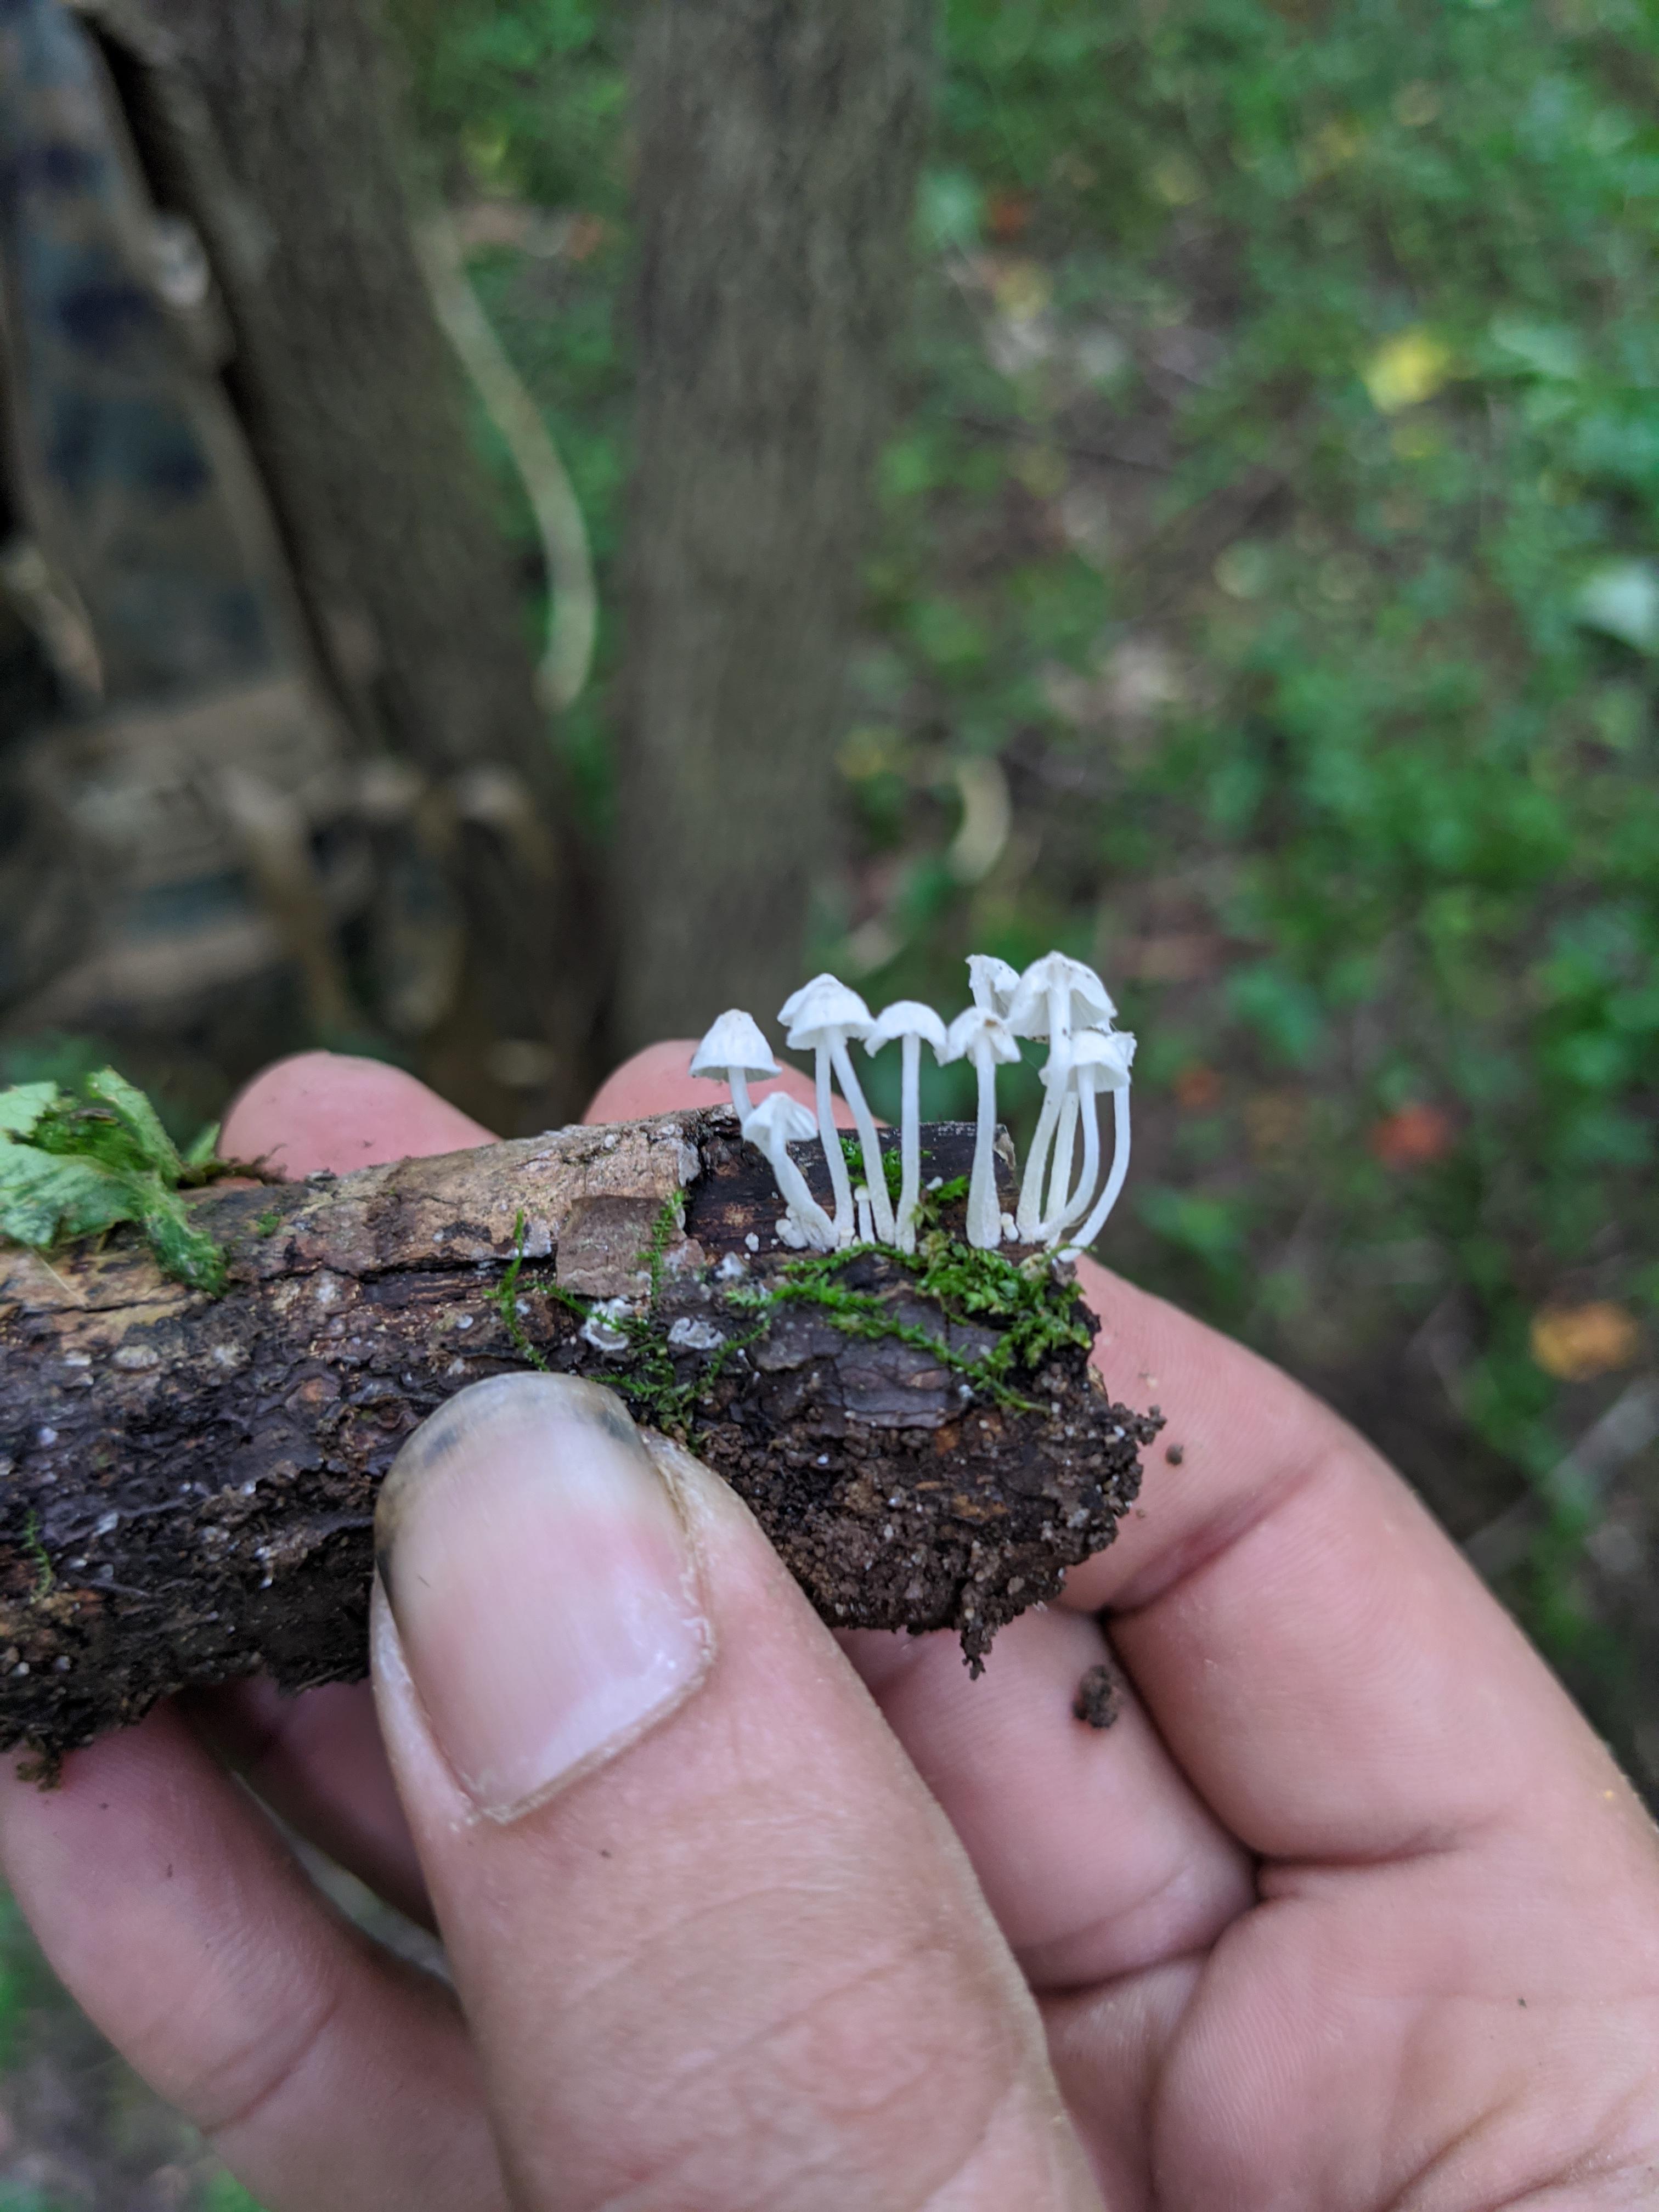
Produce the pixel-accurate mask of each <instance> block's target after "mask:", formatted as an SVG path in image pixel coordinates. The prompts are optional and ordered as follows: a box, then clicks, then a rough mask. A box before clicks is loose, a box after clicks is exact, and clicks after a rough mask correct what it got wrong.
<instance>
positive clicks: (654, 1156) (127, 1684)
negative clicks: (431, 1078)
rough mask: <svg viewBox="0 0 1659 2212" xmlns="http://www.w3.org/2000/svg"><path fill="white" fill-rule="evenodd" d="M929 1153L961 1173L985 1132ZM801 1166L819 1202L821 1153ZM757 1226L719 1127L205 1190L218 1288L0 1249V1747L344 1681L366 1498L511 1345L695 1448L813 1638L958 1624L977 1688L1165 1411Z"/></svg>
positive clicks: (490, 1151)
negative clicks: (785, 1570)
mask: <svg viewBox="0 0 1659 2212" xmlns="http://www.w3.org/2000/svg"><path fill="white" fill-rule="evenodd" d="M1005 1142H1006V1140H1005ZM922 1144H923V1149H924V1153H925V1155H926V1160H927V1171H928V1172H930V1173H933V1174H938V1175H943V1176H947V1177H949V1176H953V1175H955V1174H957V1173H959V1172H960V1171H961V1170H963V1169H965V1168H966V1166H967V1164H968V1162H969V1157H970V1155H971V1152H972V1147H973V1130H972V1127H971V1126H970V1125H969V1124H966V1123H946V1124H943V1125H939V1126H938V1127H933V1128H928V1129H925V1130H924V1131H923V1133H922ZM1011 1158H1012V1155H1005V1157H1004V1158H1003V1160H1002V1166H1003V1169H1004V1170H1005V1177H1006V1170H1007V1169H1008V1167H1009V1163H1010V1160H1011ZM799 1164H800V1165H801V1166H802V1168H803V1170H804V1171H805V1172H806V1173H807V1174H808V1176H809V1178H810V1179H811V1180H813V1181H814V1182H816V1184H817V1187H818V1189H819V1192H820V1194H822V1195H825V1196H827V1195H828V1176H827V1171H826V1170H825V1165H824V1162H823V1154H822V1152H821V1150H820V1149H819V1148H817V1146H802V1147H801V1150H800V1163H799ZM1008 1188H1009V1195H1010V1198H1011V1199H1012V1180H1011V1179H1009V1180H1008ZM778 1212H779V1200H778V1194H777V1190H776V1187H775V1183H774V1182H773V1180H772V1176H771V1173H770V1170H769V1169H768V1168H767V1167H766V1165H765V1164H764V1163H763V1161H762V1159H761V1158H760V1156H759V1155H758V1154H757V1152H755V1151H754V1150H753V1148H752V1147H751V1146H745V1145H743V1144H741V1143H740V1142H739V1141H738V1138H737V1134H736V1127H735V1118H734V1116H733V1115H732V1114H731V1112H730V1111H729V1109H725V1108H717V1109H712V1110H704V1111H702V1112H699V1113H696V1114H689V1115H687V1114H680V1115H663V1116H661V1117H659V1119H657V1120H656V1121H641V1122H636V1123H633V1124H629V1125H623V1126H618V1127H611V1128H575V1129H566V1130H562V1131H559V1132H556V1133H553V1134H551V1135H547V1136H542V1137H537V1138H532V1139H526V1140H523V1141H520V1142H519V1143H517V1144H510V1145H499V1146H484V1147H483V1148H481V1149H479V1150H477V1151H473V1152H457V1153H453V1154H451V1155H449V1156H448V1157H447V1158H438V1159H418V1160H404V1161H401V1162H398V1163H397V1164H393V1165H392V1166H388V1167H378V1168H368V1169H364V1170H361V1171H360V1172H358V1173H357V1174H355V1175H350V1176H341V1177H338V1178H336V1177H333V1176H314V1177H313V1178H311V1179H310V1180H309V1181H308V1182H306V1183H302V1184H292V1185H283V1186H280V1187H276V1188H256V1189H246V1188H243V1189H235V1190H230V1189H227V1190H222V1191H219V1192H216V1193H213V1194H210V1195H209V1196H207V1197H206V1198H204V1200H202V1202H201V1204H200V1206H199V1208H198V1210H197V1214H196V1219H197V1224H198V1225H201V1226H204V1227H205V1228H206V1229H207V1230H208V1231H209V1232H210V1234H211V1235H213V1236H214V1237H215V1238H216V1240H217V1241H218V1242H219V1243H220V1244H221V1246H222V1249H224V1250H225V1252H226V1254H227V1257H228V1274H229V1287H228V1290H227V1291H226V1293H225V1295H224V1296H223V1297H219V1298H216V1299H215V1298H210V1297H205V1296H204V1295H202V1294H200V1293H198V1292H196V1291H189V1290H187V1289H185V1287H183V1286H182V1285H180V1284H179V1283H177V1282H173V1281H171V1280H168V1279H164V1278H162V1277H161V1276H160V1275H158V1273H156V1270H155V1266H154V1264H153V1262H152V1261H150V1259H149V1255H148V1254H147V1252H146V1251H145V1249H144V1248H143V1245H142V1243H139V1241H138V1240H137V1237H136V1236H135V1235H134V1234H133V1233H132V1232H131V1231H118V1232H116V1234H115V1235H114V1236H113V1237H112V1238H110V1239H109V1240H108V1242H107V1243H97V1244H93V1243H83V1244H82V1245H80V1246H78V1247H76V1248H75V1249H73V1250H71V1251H69V1252H64V1253H58V1254H55V1255H53V1257H52V1261H50V1262H48V1261H46V1260H44V1259H42V1258H40V1256H38V1255H35V1254H34V1253H32V1252H25V1251H22V1250H21V1249H18V1248H16V1247H5V1246H3V1245H0V1748H3V1747H6V1746H8V1745H9V1744H13V1743H15V1742H17V1741H20V1740H22V1739H27V1740H28V1741H31V1742H33V1744H34V1745H35V1746H36V1747H37V1748H39V1749H40V1750H41V1751H42V1752H44V1753H46V1754H47V1755H48V1757H50V1756H51V1755H52V1754H54V1753H57V1752H59V1751H62V1750H64V1749H68V1748H70V1747H72V1746H74V1745H75V1744H77V1743H82V1742H85V1741H88V1740H89V1739H90V1738H91V1737H92V1736H93V1735H96V1734H99V1733H100V1732H101V1731H102V1730H103V1729H106V1728H110V1727H112V1726H115V1725H117V1724H118V1723H121V1722H123V1721H128V1720H136V1719H137V1718H138V1717H140V1716H141V1715H142V1714H143V1712H144V1711H146V1710H147V1709H148V1708H149V1706H150V1705H153V1704H154V1703H155V1699H157V1698H159V1697H162V1696H165V1695H167V1693H168V1692H171V1691H173V1690H175V1689H178V1688H180V1687H182V1686H185V1685H186V1684H189V1683H205V1682H213V1681H222V1680H228V1679H229V1678H231V1677H233V1676H235V1675H238V1674H246V1673H250V1672H252V1671H253V1670H255V1669H256V1668H264V1669H266V1670H268V1671H270V1673H272V1674H274V1675H275V1676H276V1680H278V1681H279V1682H281V1683H283V1685H285V1686H287V1687H289V1688H300V1687H303V1686H307V1685H309V1684H312V1683H315V1682H322V1681H331V1680H341V1679H345V1678H349V1677H351V1676H354V1675H357V1674H362V1672H363V1669H364V1667H365V1664H366V1656H365V1633H364V1632H365V1622H366V1618H367V1603H368V1582H369V1575H370V1571H371V1535H372V1529H373V1524H374V1497H375V1492H376V1490H377V1487H378V1486H379V1483H380V1480H381V1478H382V1477H383V1476H384V1474H385V1473H386V1469H387V1468H388V1467H389V1466H390V1465H391V1463H392V1459H393V1458H394V1457H395V1455H396V1454H397V1451H398V1446H399V1445H400V1443H402V1441H403V1439H404V1437H405V1436H406V1435H407V1434H408V1433H409V1431H410V1429H411V1428H412V1427H413V1426H414V1425H415V1424H416V1422H417V1421H419V1420H421V1419H423V1418H424V1416H425V1415H426V1414H428V1413H430V1412H431V1411H432V1409H433V1408H434V1407H435V1406H436V1405H437V1404H439V1403H440V1402H441V1401H442V1400H443V1399H445V1398H447V1396H449V1395H450V1394H451V1393H452V1392H453V1391H455V1390H457V1389H460V1388H461V1386H462V1385H463V1384H464V1383H469V1382H473V1381H476V1380H478V1379H480V1378H482V1377H484V1376H490V1375H495V1374H500V1373H502V1372H505V1371H508V1370H512V1369H513V1368H520V1367H522V1366H523V1365H524V1364H526V1360H527V1359H529V1360H533V1361H534V1362H535V1363H536V1364H538V1365H543V1366H547V1367H551V1368H554V1369H556V1370H563V1371H565V1372H572V1373H575V1374H578V1375H581V1376H589V1377H592V1378H593V1379H594V1380H596V1381H599V1382H604V1383H610V1384H611V1385H613V1386H614V1387H615V1388H617V1389H619V1390H621V1391H622V1392H623V1393H624V1395H630V1396H631V1397H632V1398H633V1400H634V1401H635V1407H636V1410H637V1411H638V1412H639V1414H640V1418H641V1420H642V1421H652V1420H655V1421H656V1422H659V1423H663V1424H665V1425H668V1426H670V1427H671V1428H674V1429H677V1430H678V1431H679V1432H680V1433H681V1434H683V1435H684V1436H685V1437H687V1438H688V1440H689V1441H690V1442H691V1443H694V1444H695V1446H696V1450H697V1452H698V1455H699V1456H700V1457H701V1458H702V1459H703V1460H704V1461H705V1462H707V1463H708V1465H710V1466H712V1467H713V1468H715V1469H716V1470H717V1471H718V1472H719V1473H720V1474H722V1475H724V1476H725V1477H726V1480H728V1481H730V1482H731V1483H732V1486H733V1487H734V1488H735V1489H736V1490H737V1491H738V1492H739V1493H740V1494H741V1495H742V1496H743V1497H744V1498H745V1499H746V1500H747V1501H748V1503H749V1504H750V1506H751V1508H752V1509H753V1510H754V1511H755V1513H756V1515H757V1517H758V1519H759V1520H760V1522H761V1524H762V1526H763V1528H765V1530H766V1532H767V1534H769V1536H770V1538H771V1539H772V1541H773V1542H774V1543H775V1545H776V1546H777V1547H778V1550H779V1552H780V1553H781V1556H782V1558H783V1559H784V1561H785V1563H786V1565H788V1566H789V1568H790V1569H791V1571H793V1573H794V1575H795V1577H796V1578H797V1579H798V1580H799V1583H801V1585H802V1587H803V1588H804V1589H805V1590H806V1592H807V1594H808V1595H809V1596H811V1599H812V1600H813V1601H814V1603H815V1604H816V1605H817V1607H818V1610H819V1612H820V1613H822V1614H823V1617H824V1619H826V1620H829V1621H830V1622H832V1623H834V1624H836V1625H837V1626H847V1627H856V1626H866V1627H878V1628H879V1627H885V1628H896V1627H905V1626H908V1627H913V1628H939V1627H952V1628H955V1629H956V1630H957V1632H959V1633H960V1635H961V1637H962V1639H963V1650H964V1652H965V1653H966V1655H967V1656H968V1657H969V1660H970V1661H971V1662H973V1663H974V1665H975V1671H977V1668H978V1662H979V1661H980V1658H981V1655H982V1654H983V1652H984V1651H985V1650H986V1648H987V1645H988V1644H989V1643H990V1640H991V1638H992V1636H993V1635H994V1632H995V1631H996V1629H997V1627H998V1626H1000V1624H1001V1623H1003V1622H1005V1621H1007V1620H1012V1618H1013V1617H1014V1615H1015V1614H1016V1613H1019V1612H1021V1611H1023V1610H1024V1607H1027V1606H1029V1605H1032V1604H1035V1603H1037V1602H1040V1601H1042V1600H1044V1599H1047V1598H1048V1597H1051V1596H1052V1595H1054V1593H1055V1591H1056V1590H1057V1589H1058V1588H1059V1586H1060V1577H1061V1575H1062V1574H1063V1571H1064V1570H1065V1568H1066V1566H1067V1565H1072V1564H1073V1563H1074V1562H1075V1561H1077V1560H1079V1559H1084V1558H1086V1557H1087V1556H1088V1555H1089V1554H1090V1553H1091V1552H1095V1551H1098V1550H1099V1549H1100V1547H1102V1546H1103V1544H1106V1543H1109V1541H1111V1538H1112V1535H1113V1534H1114V1532H1115V1525H1116V1522H1117V1518H1118V1516H1120V1515H1121V1514H1122V1513H1123V1512H1124V1511H1126V1510H1127V1507H1128V1505H1129V1504H1130V1502H1131V1501H1132V1500H1133V1498H1134V1495H1135V1492H1136V1490H1137V1488H1138V1486H1139V1447H1140V1446H1142V1445H1144V1444H1146V1443H1150V1442H1151V1441H1152V1437H1153V1436H1154V1435H1155V1434H1156V1433H1157V1431H1158V1426H1159V1421H1158V1415H1157V1409H1156V1408H1153V1409H1152V1413H1151V1414H1149V1415H1140V1414H1136V1413H1131V1412H1129V1411H1128V1410H1127V1408H1126V1407H1123V1406H1121V1405H1114V1404H1113V1403H1112V1402H1111V1399H1110V1395H1109V1392H1108V1391H1107V1390H1106V1389H1105V1388H1104V1387H1103V1384H1102V1382H1101V1378H1100V1376H1099V1375H1098V1373H1097V1372H1096V1370H1094V1369H1093V1368H1091V1367H1090V1366H1088V1365H1087V1364H1086V1359H1087V1352H1088V1343H1089V1328H1088V1326H1087V1325H1079V1324H1074V1323H1073V1322H1070V1321H1068V1322H1067V1325H1066V1331H1065V1334H1064V1336H1063V1339H1055V1340H1052V1341H1048V1342H1046V1343H1044V1344H1043V1345H1042V1346H1040V1347H1038V1348H1037V1349H1036V1352H1035V1353H1034V1354H1033V1355H1032V1358H1033V1359H1034V1363H1035V1364H1022V1362H1021V1361H1016V1362H1015V1363H1014V1364H1012V1365H1010V1366H1008V1367H1007V1368H1006V1369H1003V1368H997V1369H995V1370H992V1369H988V1368H987V1366H986V1365H985V1364H984V1363H985V1360H986V1358H987V1354H989V1353H990V1352H993V1351H994V1348H995V1347H996V1346H997V1345H998V1343H999V1340H1000V1333H1001V1331H1002V1329H1003V1328H1005V1327H1006V1325H1007V1324H1006V1320H1005V1319H1003V1318H1000V1317H999V1316H998V1315H997V1314H995V1313H994V1312H987V1310H983V1309H982V1308H981V1307H979V1306H975V1307H974V1310H971V1311H969V1310H957V1303H958V1302H957V1300H955V1299H953V1298H952V1297H950V1296H949V1295H939V1296H935V1295H933V1294H931V1293H929V1292H928V1291H927V1290H926V1288H925V1286H923V1285H920V1284H919V1283H918V1281H917V1280H916V1279H915V1276H914V1275H913V1274H912V1273H910V1272H909V1271H908V1269H907V1267H906V1265H905V1263H904V1262H902V1261H901V1260H900V1259H899V1258H898V1256H897V1255H894V1254H890V1253H887V1252H881V1251H875V1250H872V1249H867V1248H866V1249H864V1250H862V1251H860V1252H856V1253H853V1254H849V1255H848V1256H847V1258H846V1259H845V1261H842V1263H841V1265H840V1267H839V1268H838V1269H837V1271H836V1274H835V1277H834V1280H833V1283H832V1284H831V1285H829V1299H826V1298H824V1297H822V1296H820V1295H819V1293H818V1291H817V1290H815V1288H814V1285H813V1282H812V1280H811V1276H810V1272H809V1273H808V1274H806V1275H803V1274H802V1273H800V1272H799V1269H798V1270H797V1272H796V1273H793V1275H792V1274H791V1273H789V1269H790V1267H791V1262H792V1255H791V1254H790V1253H789V1252H788V1251H787V1249H784V1248H782V1247H781V1246H780V1244H779V1242H778V1239H777V1237H776V1235H775V1222H776V1219H777V1216H778ZM945 1221H946V1222H947V1223H948V1224H950V1225H951V1226H953V1227H954V1228H955V1229H956V1230H957V1231H958V1232H959V1231H960V1227H961V1201H960V1200H957V1201H956V1202H955V1204H954V1206H953V1207H952V1208H949V1209H947V1211H946V1213H945ZM949 1249H951V1250H952V1251H953V1250H954V1248H949ZM520 1251H521V1252H522V1253H523V1254H524V1255H525V1259H524V1261H523V1263H522V1265H521V1266H520V1269H519V1271H518V1272H517V1273H515V1274H514V1276H513V1279H512V1280H511V1281H510V1282H506V1281H504V1277H503V1271H504V1270H505V1269H506V1268H507V1267H509V1266H511V1265H512V1264H513V1259H514V1255H515V1254H516V1253H519V1252H520ZM780 1287H781V1288H782V1289H783V1291H784V1292H785V1295H783V1296H780V1297H776V1298H775V1299H774V1300H773V1301H772V1302H771V1303H770V1304H767V1305H765V1306H757V1304H754V1303H753V1297H754V1294H756V1293H763V1292H767V1291H778V1290H779V1289H780ZM744 1292H747V1293H749V1294H750V1303H748V1304H744V1302H743V1295H742V1294H743V1293H744ZM611 1299H615V1300H617V1301H618V1303H617V1304H615V1305H607V1304H604V1303H600V1304H597V1305H590V1304H588V1302H589V1301H590V1300H597V1301H601V1302H603V1301H607V1300H611ZM836 1299H839V1301H840V1303H839V1304H835V1303H833V1302H832V1301H833V1300H836ZM961 1304H963V1307H964V1309H965V1307H966V1306H968V1305H970V1304H973V1302H972V1300H971V1299H969V1298H964V1299H963V1301H961ZM1066 1311H1067V1312H1068V1313H1069V1314H1070V1315H1073V1316H1079V1309H1077V1308H1075V1307H1070V1308H1068V1309H1066ZM1079 1323H1080V1316H1079ZM653 1448H654V1447H653ZM664 1449H665V1447H664Z"/></svg>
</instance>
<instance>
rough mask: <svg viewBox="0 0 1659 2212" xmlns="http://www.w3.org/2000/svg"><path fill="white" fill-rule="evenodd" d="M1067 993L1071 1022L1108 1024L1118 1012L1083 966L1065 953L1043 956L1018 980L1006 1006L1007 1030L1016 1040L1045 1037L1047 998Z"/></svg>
mask: <svg viewBox="0 0 1659 2212" xmlns="http://www.w3.org/2000/svg"><path fill="white" fill-rule="evenodd" d="M1051 991H1069V992H1070V993H1071V994H1072V1019H1073V1021H1074V1022H1079V1023H1081V1022H1090V1023H1093V1022H1109V1021H1110V1020H1111V1018H1112V1017H1113V1016H1114V1015H1115V1013H1116V1012H1117V1008H1116V1007H1115V1006H1114V1005H1113V1004H1112V1001H1111V998H1110V995H1109V993H1108V991H1107V988H1106V986H1105V985H1104V984H1103V982H1102V981H1101V980H1100V978H1099V976H1098V975H1096V973H1095V971H1094V969H1092V968H1091V967H1090V966H1089V965H1088V964H1087V963H1086V962H1085V961H1082V960H1073V959H1072V958H1070V957H1068V956H1067V955H1066V953H1064V952H1045V953H1044V954H1043V956H1042V959H1041V960H1034V961H1033V962H1032V963H1031V964H1030V967H1029V968H1028V969H1026V970H1025V973H1024V975H1022V976H1021V977H1020V979H1019V988H1018V990H1017V991H1016V992H1015V993H1014V995H1013V998H1012V1000H1011V1001H1010V1004H1009V1006H1008V1015H1007V1019H1008V1026H1009V1027H1010V1028H1011V1029H1012V1030H1013V1031H1014V1032H1015V1034H1016V1035H1017V1036H1029V1037H1046V1036H1048V994H1049V993H1050V992H1051Z"/></svg>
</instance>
